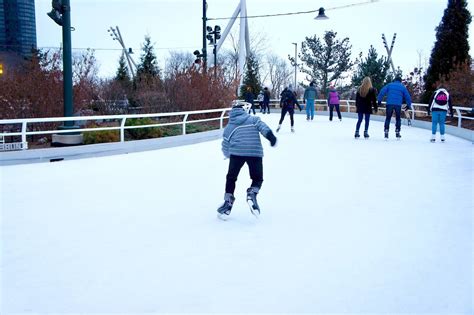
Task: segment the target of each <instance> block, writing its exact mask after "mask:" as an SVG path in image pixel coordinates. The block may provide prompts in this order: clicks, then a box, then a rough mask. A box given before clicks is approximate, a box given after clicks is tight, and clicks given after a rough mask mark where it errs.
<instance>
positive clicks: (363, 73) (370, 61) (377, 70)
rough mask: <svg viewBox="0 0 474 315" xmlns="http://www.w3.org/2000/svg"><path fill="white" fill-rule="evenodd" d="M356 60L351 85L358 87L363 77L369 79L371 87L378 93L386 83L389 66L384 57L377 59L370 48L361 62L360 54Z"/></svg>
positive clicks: (374, 51) (373, 49)
mask: <svg viewBox="0 0 474 315" xmlns="http://www.w3.org/2000/svg"><path fill="white" fill-rule="evenodd" d="M359 57H360V59H357V69H356V72H355V73H354V75H353V76H352V85H353V86H356V87H359V86H360V85H361V83H362V80H363V79H364V78H365V77H370V79H371V80H372V85H373V86H374V87H375V88H376V89H377V90H378V91H380V89H381V88H382V87H383V86H384V85H385V84H386V83H387V78H388V72H389V68H390V64H389V62H388V60H387V58H385V57H383V56H382V57H380V58H378V54H377V51H376V50H375V48H374V47H372V46H370V49H369V53H368V54H367V57H366V58H365V60H362V53H361V55H360V56H359Z"/></svg>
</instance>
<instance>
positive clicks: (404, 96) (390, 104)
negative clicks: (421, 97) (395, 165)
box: [377, 76, 411, 139]
mask: <svg viewBox="0 0 474 315" xmlns="http://www.w3.org/2000/svg"><path fill="white" fill-rule="evenodd" d="M385 96H387V101H386V103H387V110H386V112H385V115H386V116H385V126H384V137H385V139H388V130H389V127H390V120H391V119H392V114H393V112H395V117H396V122H395V135H396V137H397V139H400V138H401V135H400V127H401V126H402V119H401V112H402V104H403V103H406V104H407V106H408V109H411V97H410V93H408V90H407V88H406V87H405V86H404V85H403V84H402V79H401V78H400V77H399V76H397V77H396V78H395V80H394V81H393V82H392V83H389V84H387V85H385V86H384V87H383V88H382V89H381V90H380V93H379V95H378V97H377V102H378V106H379V107H380V105H381V104H382V100H383V98H384V97H385Z"/></svg>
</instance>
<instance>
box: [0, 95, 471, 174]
mask: <svg viewBox="0 0 474 315" xmlns="http://www.w3.org/2000/svg"><path fill="white" fill-rule="evenodd" d="M272 105H273V106H272V107H273V108H274V109H276V108H278V107H279V106H278V102H277V101H273V104H272ZM316 105H317V108H321V107H322V108H326V110H325V111H321V110H319V111H317V112H318V113H322V112H328V110H327V102H326V100H317V101H316ZM413 105H414V110H410V111H409V112H410V115H411V117H412V119H411V122H412V126H413V127H417V128H423V129H429V130H431V122H427V121H422V120H416V115H415V114H419V113H426V109H425V110H424V111H422V110H420V109H418V108H419V107H425V108H426V106H427V105H426V104H413ZM344 109H345V110H346V111H343V110H344ZM384 109H385V108H384V107H381V108H380V109H379V111H383V110H384ZM454 109H455V111H456V114H455V116H454V117H456V118H457V119H458V126H460V125H461V121H462V119H471V120H472V119H473V118H472V117H469V116H466V115H463V113H464V112H468V113H470V112H471V111H472V109H471V108H466V107H454ZM229 111H230V108H223V109H214V110H201V111H189V112H176V113H161V114H131V115H107V116H77V117H56V118H28V119H8V120H0V125H15V124H17V125H18V124H20V125H21V132H3V133H0V146H3V147H5V146H8V145H9V146H10V148H12V149H17V151H2V150H0V165H12V164H24V163H35V162H56V161H63V160H69V159H77V158H87V157H97V156H106V155H114V154H127V153H133V152H141V151H147V150H156V149H162V148H169V147H175V146H181V145H188V144H193V143H199V142H204V141H211V140H216V139H220V138H221V137H222V130H221V129H222V128H223V127H224V120H225V119H228V115H226V113H228V112H229ZM354 111H355V103H354V101H346V100H342V101H341V113H342V116H343V117H350V118H357V114H356V113H355V112H354ZM209 113H216V114H217V117H214V118H206V119H195V120H192V119H190V116H192V115H199V114H209ZM297 113H300V114H306V113H305V111H304V110H303V111H301V112H297ZM180 116H182V120H181V121H177V122H171V123H170V122H168V123H156V124H150V125H141V126H125V123H126V120H127V119H132V118H146V117H152V118H159V117H180ZM112 119H115V120H120V126H111V127H97V128H78V129H74V132H85V131H99V130H120V142H114V143H102V144H89V145H80V146H71V147H57V148H56V147H53V148H45V149H35V150H28V143H27V141H26V139H27V136H29V135H38V134H40V135H41V134H58V133H64V134H67V133H70V132H71V131H70V130H35V131H28V124H31V123H39V122H40V123H41V122H42V123H45V122H64V121H74V122H79V121H87V120H92V121H99V120H101V121H102V120H112ZM371 120H376V121H384V120H385V116H380V115H372V116H371ZM206 121H219V129H217V130H212V131H205V132H198V133H193V134H187V133H186V126H187V125H189V124H191V123H198V122H206ZM393 121H394V120H392V123H393ZM402 121H403V123H404V124H406V123H407V120H406V119H403V120H402ZM169 125H181V126H182V135H179V136H169V137H162V138H156V139H147V140H133V141H125V130H126V129H134V128H148V127H159V126H169ZM446 132H447V133H448V134H451V135H454V136H457V137H460V138H463V139H466V140H469V141H471V142H473V143H474V131H472V130H468V129H465V128H460V127H454V126H446ZM11 136H21V140H22V141H21V143H9V142H8V141H5V140H6V138H8V137H11Z"/></svg>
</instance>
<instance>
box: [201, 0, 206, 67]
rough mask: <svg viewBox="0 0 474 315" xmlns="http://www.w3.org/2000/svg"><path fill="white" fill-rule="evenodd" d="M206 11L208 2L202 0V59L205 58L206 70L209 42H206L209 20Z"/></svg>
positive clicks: (204, 65)
mask: <svg viewBox="0 0 474 315" xmlns="http://www.w3.org/2000/svg"><path fill="white" fill-rule="evenodd" d="M206 11H207V2H206V0H202V60H203V69H204V72H205V71H206V68H207V47H206V46H207V43H206V31H207V27H206V22H207V17H206Z"/></svg>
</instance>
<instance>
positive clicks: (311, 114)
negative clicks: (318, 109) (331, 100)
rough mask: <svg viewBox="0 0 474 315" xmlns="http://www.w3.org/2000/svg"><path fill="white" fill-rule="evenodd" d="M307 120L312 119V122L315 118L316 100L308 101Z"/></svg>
mask: <svg viewBox="0 0 474 315" xmlns="http://www.w3.org/2000/svg"><path fill="white" fill-rule="evenodd" d="M306 118H308V119H309V118H311V120H313V118H314V100H311V99H307V100H306Z"/></svg>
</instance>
